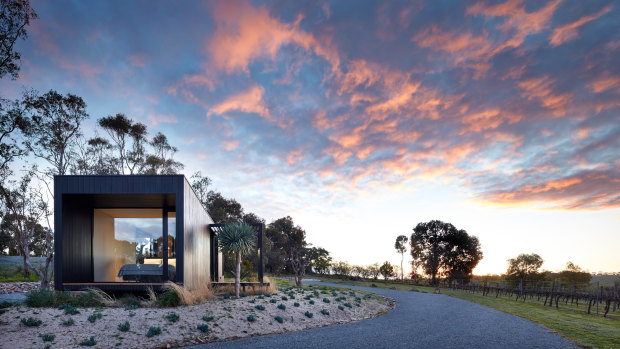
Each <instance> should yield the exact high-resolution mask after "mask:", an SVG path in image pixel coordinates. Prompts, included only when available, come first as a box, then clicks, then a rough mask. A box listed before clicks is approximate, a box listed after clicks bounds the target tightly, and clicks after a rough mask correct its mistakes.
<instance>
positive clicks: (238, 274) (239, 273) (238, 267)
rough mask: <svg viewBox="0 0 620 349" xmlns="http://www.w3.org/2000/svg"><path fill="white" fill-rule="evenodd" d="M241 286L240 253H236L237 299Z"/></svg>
mask: <svg viewBox="0 0 620 349" xmlns="http://www.w3.org/2000/svg"><path fill="white" fill-rule="evenodd" d="M240 286H241V251H237V272H236V273H235V296H236V297H237V298H238V297H239V287H240Z"/></svg>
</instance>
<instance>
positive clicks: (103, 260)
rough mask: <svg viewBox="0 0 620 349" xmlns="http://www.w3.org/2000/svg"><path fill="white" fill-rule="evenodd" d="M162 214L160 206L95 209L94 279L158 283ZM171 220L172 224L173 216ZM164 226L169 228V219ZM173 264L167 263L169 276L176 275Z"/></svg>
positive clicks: (161, 249) (160, 278)
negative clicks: (157, 207)
mask: <svg viewBox="0 0 620 349" xmlns="http://www.w3.org/2000/svg"><path fill="white" fill-rule="evenodd" d="M162 214H163V210H161V209H96V210H95V212H94V226H93V228H94V229H93V262H94V281H95V282H162V281H163V275H164V269H163V258H164V256H163V251H164V246H163V242H164V239H163V219H162V218H163V216H162ZM172 222H173V224H174V218H173V220H172ZM168 225H169V231H170V225H171V223H170V218H169V220H168ZM174 225H175V226H176V224H174ZM173 231H176V229H174V230H173ZM173 241H174V238H173ZM169 245H170V243H169ZM171 247H172V251H174V247H173V246H171ZM173 253H174V252H173ZM168 257H170V248H169V249H168ZM169 263H170V262H169ZM175 265H176V263H170V264H169V268H168V270H169V271H168V273H169V275H170V277H171V278H172V279H173V276H174V275H175V274H176V273H175Z"/></svg>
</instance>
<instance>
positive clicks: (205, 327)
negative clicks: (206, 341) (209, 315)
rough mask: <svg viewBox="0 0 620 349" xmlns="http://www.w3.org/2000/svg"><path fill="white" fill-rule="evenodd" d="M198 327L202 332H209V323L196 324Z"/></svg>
mask: <svg viewBox="0 0 620 349" xmlns="http://www.w3.org/2000/svg"><path fill="white" fill-rule="evenodd" d="M198 329H199V330H200V332H203V333H206V332H209V325H207V324H201V325H198Z"/></svg>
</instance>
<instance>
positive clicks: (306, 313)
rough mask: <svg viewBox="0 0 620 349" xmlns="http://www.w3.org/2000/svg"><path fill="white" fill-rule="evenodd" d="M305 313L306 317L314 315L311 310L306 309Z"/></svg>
mask: <svg viewBox="0 0 620 349" xmlns="http://www.w3.org/2000/svg"><path fill="white" fill-rule="evenodd" d="M304 315H306V317H307V318H312V317H313V316H314V314H312V313H311V312H309V311H306V312H305V313H304Z"/></svg>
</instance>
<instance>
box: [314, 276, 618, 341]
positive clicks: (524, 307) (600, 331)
mask: <svg viewBox="0 0 620 349" xmlns="http://www.w3.org/2000/svg"><path fill="white" fill-rule="evenodd" d="M321 279H322V281H325V282H331V283H342V284H347V285H354V286H364V287H373V286H372V285H373V284H374V285H375V286H376V287H378V288H387V289H397V290H401V291H411V290H412V288H414V287H415V289H417V290H418V291H419V292H426V293H433V292H434V288H432V287H428V286H412V285H408V284H401V283H391V282H387V283H384V282H383V281H380V280H377V281H350V280H338V279H332V278H321ZM441 293H442V294H445V295H448V296H451V297H455V298H460V299H463V300H466V301H469V302H473V303H477V304H480V305H484V306H487V307H489V308H493V309H496V310H500V311H503V312H506V313H508V314H513V315H516V316H520V317H522V318H525V319H528V320H531V321H533V322H536V323H538V324H541V325H544V326H546V327H548V328H549V329H551V330H552V331H554V332H557V333H559V334H561V335H562V336H564V337H566V338H568V339H570V340H572V341H574V342H576V343H577V344H579V345H581V346H583V347H586V348H620V310H616V312H613V313H612V312H611V311H610V313H609V314H608V317H607V318H604V317H602V316H597V315H588V314H586V310H587V304H586V305H583V304H582V305H581V306H580V307H575V306H572V307H571V306H568V305H563V304H560V308H559V309H556V308H555V307H548V306H547V307H545V306H543V304H542V303H541V302H538V301H536V300H527V301H525V302H523V301H515V300H514V298H508V297H502V296H500V297H498V298H496V297H495V295H494V294H490V295H487V296H483V295H482V294H481V293H470V292H466V291H461V290H451V289H445V288H442V289H441ZM592 311H593V312H594V313H595V311H596V308H595V307H594V306H593V310H592ZM599 313H600V314H602V313H603V312H602V307H601V306H600V305H599Z"/></svg>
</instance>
